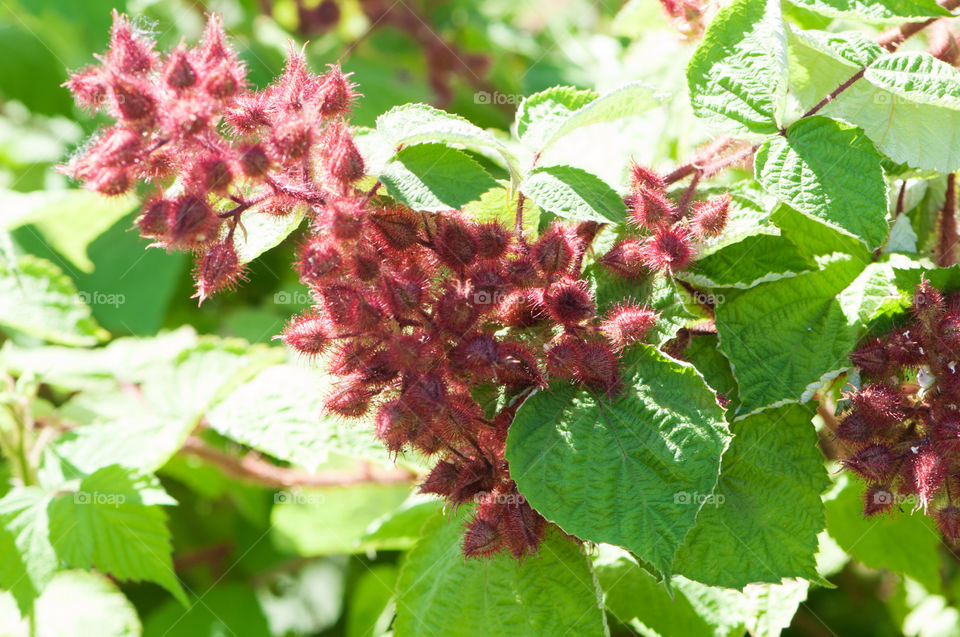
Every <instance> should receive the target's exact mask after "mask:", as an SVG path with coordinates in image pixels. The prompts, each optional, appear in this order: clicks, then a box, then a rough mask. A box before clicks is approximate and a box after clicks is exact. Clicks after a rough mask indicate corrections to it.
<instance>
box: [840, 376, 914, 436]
mask: <svg viewBox="0 0 960 637" xmlns="http://www.w3.org/2000/svg"><path fill="white" fill-rule="evenodd" d="M850 402H852V403H853V405H854V408H855V409H856V411H857V412H858V413H860V415H861V416H863V418H864V420H865V421H866V422H868V423H869V424H870V425H871V426H872V427H874V428H875V429H886V428H889V427H892V426H894V425H896V424H898V423H899V422H900V421H902V420H903V418H904V416H905V412H904V404H903V397H902V396H901V395H900V392H898V391H897V390H895V389H893V388H891V387H889V386H888V385H881V384H878V383H868V384H866V385H864V386H863V387H861V388H860V389H858V390H857V391H855V392H853V393H852V394H851V395H850Z"/></svg>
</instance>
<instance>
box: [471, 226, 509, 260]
mask: <svg viewBox="0 0 960 637" xmlns="http://www.w3.org/2000/svg"><path fill="white" fill-rule="evenodd" d="M476 236H477V254H478V256H479V257H480V258H481V259H499V258H500V257H502V256H503V255H504V253H506V251H507V248H508V247H509V245H510V233H509V231H508V230H507V229H506V228H504V227H503V226H502V225H500V224H499V223H496V222H493V223H481V224H480V225H479V226H477V233H476Z"/></svg>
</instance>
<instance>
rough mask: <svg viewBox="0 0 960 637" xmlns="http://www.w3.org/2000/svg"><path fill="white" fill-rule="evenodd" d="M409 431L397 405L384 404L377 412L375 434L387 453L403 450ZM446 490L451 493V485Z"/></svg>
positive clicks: (403, 413) (406, 420)
mask: <svg viewBox="0 0 960 637" xmlns="http://www.w3.org/2000/svg"><path fill="white" fill-rule="evenodd" d="M409 429H410V418H409V417H408V415H407V413H406V411H405V409H404V408H403V407H402V406H401V405H400V404H399V403H396V402H392V403H386V404H385V405H382V406H381V407H380V410H379V411H378V412H377V424H376V433H377V437H378V438H380V440H382V441H383V443H384V444H385V445H386V447H387V449H388V450H389V451H391V452H393V453H399V452H400V451H402V450H403V447H404V445H406V444H407V443H408V442H409V441H410V431H409ZM455 477H456V476H453V478H455ZM447 488H448V489H449V490H450V491H451V492H452V491H453V485H452V484H451V485H450V486H448V487H447ZM441 495H446V494H441Z"/></svg>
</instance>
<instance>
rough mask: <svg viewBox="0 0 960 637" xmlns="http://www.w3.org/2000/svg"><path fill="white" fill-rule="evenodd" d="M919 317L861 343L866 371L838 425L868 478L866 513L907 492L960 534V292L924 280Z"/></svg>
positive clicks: (850, 465) (886, 507) (850, 461)
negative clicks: (957, 500) (950, 292)
mask: <svg viewBox="0 0 960 637" xmlns="http://www.w3.org/2000/svg"><path fill="white" fill-rule="evenodd" d="M912 314H913V320H912V321H911V322H910V323H909V324H908V325H906V326H904V327H901V328H898V329H896V330H894V331H893V332H891V333H890V334H887V335H886V336H884V337H882V338H877V339H873V340H871V341H870V342H868V343H865V344H864V345H862V346H861V347H860V348H859V349H857V350H856V351H855V352H854V353H853V354H851V355H850V360H851V361H852V362H853V363H854V365H856V366H857V367H858V368H859V369H860V372H861V374H862V376H863V378H864V382H863V384H862V385H861V387H860V388H859V389H857V390H856V391H853V392H852V393H850V394H848V396H847V398H848V399H849V402H850V408H849V409H848V410H847V411H846V413H845V414H844V415H843V417H842V419H841V420H840V423H839V425H838V426H837V427H836V431H835V434H836V437H837V439H838V440H839V441H840V442H841V443H842V446H843V448H844V451H845V457H844V458H843V464H844V466H845V467H846V468H847V469H848V470H850V471H852V472H853V473H855V474H857V475H859V476H860V477H862V478H863V479H864V480H866V481H867V483H868V487H867V490H866V494H865V504H864V514H865V515H868V516H870V515H875V514H878V513H885V512H887V511H890V510H891V509H892V508H893V505H894V504H895V503H897V502H899V501H902V499H903V498H914V499H915V500H916V508H921V507H922V508H923V510H924V512H929V513H932V515H933V517H934V518H935V519H936V521H937V525H938V526H939V528H940V531H941V532H942V533H943V534H944V536H946V537H947V538H949V539H950V540H952V541H956V540H957V539H960V508H958V506H957V505H956V504H955V501H954V497H956V496H957V495H958V494H960V491H958V488H960V410H958V408H957V404H958V401H960V295H958V294H953V295H949V296H946V297H945V296H944V295H943V294H941V293H940V292H939V291H938V290H936V289H935V288H934V287H933V286H931V285H930V283H929V282H927V281H921V283H920V285H919V286H918V287H917V289H916V292H915V294H914V299H913V308H912Z"/></svg>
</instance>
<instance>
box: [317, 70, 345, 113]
mask: <svg viewBox="0 0 960 637" xmlns="http://www.w3.org/2000/svg"><path fill="white" fill-rule="evenodd" d="M348 77H349V74H344V73H343V72H342V71H341V70H340V65H339V64H337V65H335V66H334V65H331V66H330V70H329V71H327V72H326V73H324V75H323V76H322V77H321V78H320V83H319V86H318V87H317V92H316V95H315V96H314V99H316V100H317V102H318V106H317V110H318V111H319V113H320V115H321V116H322V117H334V116H337V115H345V114H346V113H347V112H348V111H349V110H350V106H351V102H352V101H353V98H354V91H353V88H354V85H353V84H351V83H350V82H349V81H348V80H347V78H348Z"/></svg>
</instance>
